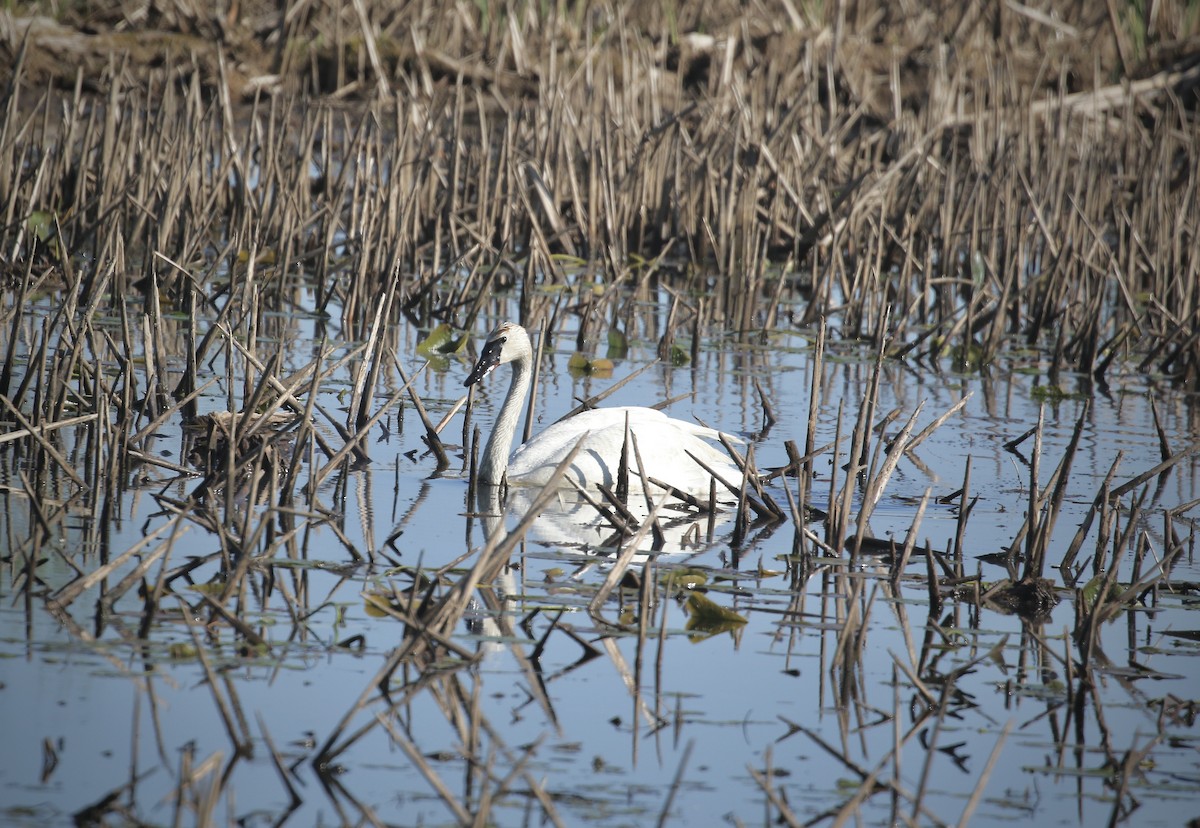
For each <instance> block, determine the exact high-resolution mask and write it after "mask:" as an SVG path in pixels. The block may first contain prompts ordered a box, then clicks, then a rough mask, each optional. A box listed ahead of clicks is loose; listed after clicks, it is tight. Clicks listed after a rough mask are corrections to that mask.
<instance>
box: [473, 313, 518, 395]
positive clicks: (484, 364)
mask: <svg viewBox="0 0 1200 828" xmlns="http://www.w3.org/2000/svg"><path fill="white" fill-rule="evenodd" d="M530 353H532V348H531V347H530V345H529V334H528V333H526V332H525V329H524V328H522V327H521V326H520V325H517V324H514V323H512V322H505V323H504V324H503V325H501V326H500V327H498V328H496V330H494V331H492V332H491V333H490V334H488V338H487V342H485V343H484V344H483V351H482V352H481V353H480V354H479V361H478V362H476V363H475V367H474V368H472V369H471V375H470V376H468V377H467V381H466V382H464V383H463V385H474V384H475V383H477V382H479V381H480V380H481V379H483V378H484V377H486V376H487V375H488V374H490V373H491V372H492V371H494V370H495V369H496V368H497V367H498V366H500V365H503V364H504V363H506V362H512V361H513V360H514V359H521V358H522V357H526V358H527V357H528V356H529V355H530Z"/></svg>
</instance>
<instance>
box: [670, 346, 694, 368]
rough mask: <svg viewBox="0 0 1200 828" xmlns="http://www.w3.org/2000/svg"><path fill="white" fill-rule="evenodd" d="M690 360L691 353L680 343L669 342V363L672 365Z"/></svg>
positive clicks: (684, 363)
mask: <svg viewBox="0 0 1200 828" xmlns="http://www.w3.org/2000/svg"><path fill="white" fill-rule="evenodd" d="M691 361H692V357H691V354H689V353H688V352H687V349H686V348H684V347H683V346H682V345H679V344H676V343H672V344H671V364H672V365H687V364H688V363H689V362H691Z"/></svg>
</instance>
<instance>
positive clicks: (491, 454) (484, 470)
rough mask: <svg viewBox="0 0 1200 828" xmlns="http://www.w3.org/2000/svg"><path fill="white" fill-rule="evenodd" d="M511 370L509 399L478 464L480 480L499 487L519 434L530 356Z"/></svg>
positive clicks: (527, 383) (527, 384)
mask: <svg viewBox="0 0 1200 828" xmlns="http://www.w3.org/2000/svg"><path fill="white" fill-rule="evenodd" d="M512 369H513V375H512V384H511V385H510V386H508V396H507V397H505V398H504V405H503V406H501V407H500V413H499V414H498V415H497V416H496V424H495V425H494V426H492V436H490V437H489V438H488V441H487V446H486V447H485V448H484V449H483V460H482V462H480V464H479V480H480V481H481V482H483V483H490V484H492V485H496V486H498V485H500V484H501V483H502V482H504V472H505V470H506V469H507V468H508V456H509V454H511V453H512V442H513V435H514V434H515V433H516V431H517V420H519V419H520V417H521V407H522V406H523V404H524V402H525V395H526V394H528V393H529V380H530V360H529V356H528V355H525V354H522V355H521V356H519V357H517V358H516V359H514V360H513V361H512Z"/></svg>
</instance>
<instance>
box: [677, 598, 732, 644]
mask: <svg viewBox="0 0 1200 828" xmlns="http://www.w3.org/2000/svg"><path fill="white" fill-rule="evenodd" d="M685 608H686V609H687V612H688V615H690V616H691V617H690V618H688V621H687V624H686V625H685V629H687V630H689V631H691V632H701V633H705V634H706V635H705V636H704V637H708V636H712V635H716V634H717V633H722V632H729V631H732V630H736V629H739V628H741V626H742V625H743V624H745V623H746V619H745V618H743V617H742V616H740V615H738V614H737V613H736V612H734V611H733V610H731V609H726V608H725V607H723V606H721V605H720V604H718V603H716V602H715V601H712V600H710V599H709V598H708V597H707V596H705V595H703V594H701V593H699V592H693V593H692V594H691V595H689V596H688V599H687V604H686V605H685Z"/></svg>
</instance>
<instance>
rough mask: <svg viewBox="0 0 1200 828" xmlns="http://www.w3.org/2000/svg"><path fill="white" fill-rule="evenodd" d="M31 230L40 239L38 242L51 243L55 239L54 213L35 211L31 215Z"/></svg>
mask: <svg viewBox="0 0 1200 828" xmlns="http://www.w3.org/2000/svg"><path fill="white" fill-rule="evenodd" d="M29 229H30V230H31V231H32V232H33V234H34V235H35V236H37V237H38V241H40V242H47V241H49V240H50V239H51V238H53V237H54V213H49V212H46V211H45V210H34V211H33V212H32V213H30V214H29Z"/></svg>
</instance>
